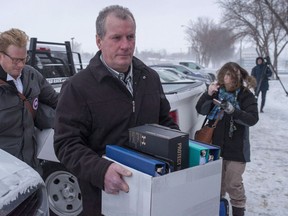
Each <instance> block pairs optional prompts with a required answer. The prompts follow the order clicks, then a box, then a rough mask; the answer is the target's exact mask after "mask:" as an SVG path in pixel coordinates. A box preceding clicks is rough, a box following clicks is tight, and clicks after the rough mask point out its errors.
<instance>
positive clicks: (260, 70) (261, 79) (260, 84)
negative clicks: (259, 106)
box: [251, 57, 272, 93]
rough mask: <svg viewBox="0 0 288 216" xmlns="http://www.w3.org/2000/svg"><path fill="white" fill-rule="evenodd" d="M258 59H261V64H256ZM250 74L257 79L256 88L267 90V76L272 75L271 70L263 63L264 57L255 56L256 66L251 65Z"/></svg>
mask: <svg viewBox="0 0 288 216" xmlns="http://www.w3.org/2000/svg"><path fill="white" fill-rule="evenodd" d="M258 59H262V62H263V63H262V64H258V62H257V61H258ZM251 75H252V76H253V77H255V79H256V81H257V87H256V90H258V92H256V93H259V91H267V90H268V89H269V82H268V81H269V77H271V76H272V71H271V70H270V68H269V67H268V65H267V64H265V63H264V59H263V58H262V57H258V58H256V66H255V67H253V69H252V72H251Z"/></svg>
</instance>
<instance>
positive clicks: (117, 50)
mask: <svg viewBox="0 0 288 216" xmlns="http://www.w3.org/2000/svg"><path fill="white" fill-rule="evenodd" d="M105 29H106V34H105V36H104V37H103V38H100V37H99V36H98V35H97V36H96V42H97V46H98V48H99V49H100V50H101V51H102V55H103V59H104V61H105V62H106V64H107V65H108V66H109V67H111V68H113V69H114V70H116V71H119V72H123V73H125V72H127V71H128V68H129V66H130V64H131V62H132V57H133V53H134V49H135V24H134V22H133V20H132V18H129V19H126V20H122V19H119V18H117V17H115V16H114V15H113V14H111V15H109V16H108V17H107V19H106V23H105Z"/></svg>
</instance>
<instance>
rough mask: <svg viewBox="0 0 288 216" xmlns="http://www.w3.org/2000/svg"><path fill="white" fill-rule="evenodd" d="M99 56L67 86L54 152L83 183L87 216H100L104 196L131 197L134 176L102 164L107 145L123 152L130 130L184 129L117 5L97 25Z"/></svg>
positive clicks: (62, 95) (127, 14)
mask: <svg viewBox="0 0 288 216" xmlns="http://www.w3.org/2000/svg"><path fill="white" fill-rule="evenodd" d="M96 31H97V34H96V44H97V46H98V48H99V51H98V52H97V53H96V55H95V56H94V57H93V58H92V59H91V60H90V63H89V65H88V66H87V68H85V69H84V70H83V71H81V72H79V73H77V74H76V75H74V76H73V77H71V78H70V79H69V80H68V81H66V82H65V83H64V84H63V86H62V89H61V92H60V98H59V103H58V105H57V109H56V120H55V121H56V123H55V136H54V140H55V142H54V147H55V152H56V155H57V157H58V158H59V160H60V162H61V163H62V164H64V165H65V166H66V168H67V169H68V170H69V171H71V172H72V173H73V174H74V175H75V176H76V177H77V178H78V180H79V184H80V189H81V192H82V198H83V199H82V200H83V215H87V216H90V215H93V216H96V215H101V190H104V191H105V192H106V193H111V194H115V195H117V194H118V193H119V191H124V192H128V191H129V186H128V185H127V184H126V183H125V181H124V180H123V176H130V175H131V172H130V171H128V170H127V169H124V168H123V167H122V166H120V165H118V164H116V163H112V162H111V161H109V160H107V159H105V158H102V155H103V154H105V147H106V145H107V144H115V145H120V146H123V145H125V144H126V143H128V141H129V132H128V129H129V128H132V127H135V126H139V125H143V124H147V123H156V124H160V125H163V126H167V127H170V128H173V129H179V127H178V125H177V124H176V123H174V121H173V119H172V118H171V117H170V116H169V112H170V104H169V102H168V100H167V99H166V96H165V94H164V92H163V88H162V85H161V82H160V78H159V75H158V74H157V73H156V72H155V71H154V70H152V69H151V68H149V67H147V66H146V65H145V64H144V63H143V62H141V61H140V60H139V59H137V58H136V57H133V53H134V49H135V32H136V23H135V20H134V17H133V15H132V13H131V12H130V11H129V9H127V8H124V7H122V6H118V5H113V6H109V7H106V8H104V9H103V10H102V11H100V13H99V15H98V17H97V20H96Z"/></svg>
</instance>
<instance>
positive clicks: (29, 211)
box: [8, 189, 41, 216]
mask: <svg viewBox="0 0 288 216" xmlns="http://www.w3.org/2000/svg"><path fill="white" fill-rule="evenodd" d="M40 193H41V189H38V190H36V191H35V192H34V193H32V194H31V195H30V196H29V197H27V198H26V199H25V200H24V201H23V202H22V203H21V204H20V205H19V206H17V208H15V209H14V210H13V211H12V212H10V213H9V214H8V216H36V215H39V213H38V214H37V212H38V208H39V205H40V202H41V200H40V199H41V196H39V194H40Z"/></svg>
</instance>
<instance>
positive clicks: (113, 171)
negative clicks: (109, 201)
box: [104, 163, 132, 194]
mask: <svg viewBox="0 0 288 216" xmlns="http://www.w3.org/2000/svg"><path fill="white" fill-rule="evenodd" d="M131 175H132V173H131V172H130V171H129V170H127V169H125V168H124V167H122V166H120V165H119V164H116V163H112V164H111V165H110V166H109V167H108V170H107V172H106V174H105V177H104V189H105V192H106V193H109V194H118V193H119V191H120V190H121V191H124V192H126V193H128V192H129V186H128V184H127V183H126V182H125V181H124V180H123V178H122V176H127V177H129V176H131Z"/></svg>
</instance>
